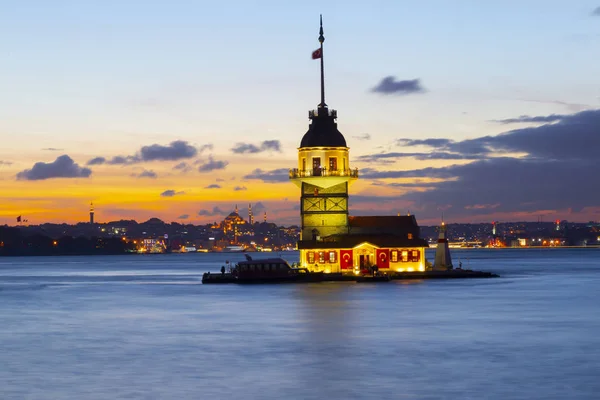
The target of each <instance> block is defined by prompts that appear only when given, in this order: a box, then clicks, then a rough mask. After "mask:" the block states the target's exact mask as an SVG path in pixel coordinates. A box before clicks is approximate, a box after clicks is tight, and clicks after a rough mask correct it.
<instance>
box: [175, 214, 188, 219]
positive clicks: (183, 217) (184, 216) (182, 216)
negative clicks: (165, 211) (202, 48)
mask: <svg viewBox="0 0 600 400" xmlns="http://www.w3.org/2000/svg"><path fill="white" fill-rule="evenodd" d="M189 217H190V215H189V214H182V215H180V216H179V217H177V219H188V218H189Z"/></svg>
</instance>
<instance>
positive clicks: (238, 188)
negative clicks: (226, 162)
mask: <svg viewBox="0 0 600 400" xmlns="http://www.w3.org/2000/svg"><path fill="white" fill-rule="evenodd" d="M233 190H235V191H236V192H239V191H242V190H248V188H246V186H236V187H234V188H233Z"/></svg>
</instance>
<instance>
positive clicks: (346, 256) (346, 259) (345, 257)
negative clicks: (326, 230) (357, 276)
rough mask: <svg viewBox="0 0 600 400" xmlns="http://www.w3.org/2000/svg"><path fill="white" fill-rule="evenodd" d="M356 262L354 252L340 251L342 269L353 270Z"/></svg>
mask: <svg viewBox="0 0 600 400" xmlns="http://www.w3.org/2000/svg"><path fill="white" fill-rule="evenodd" d="M352 267H354V261H353V260H352V250H340V268H341V269H352Z"/></svg>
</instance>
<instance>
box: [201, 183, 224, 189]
mask: <svg viewBox="0 0 600 400" xmlns="http://www.w3.org/2000/svg"><path fill="white" fill-rule="evenodd" d="M204 189H221V185H217V184H216V183H213V184H212V185H208V186H205V187H204Z"/></svg>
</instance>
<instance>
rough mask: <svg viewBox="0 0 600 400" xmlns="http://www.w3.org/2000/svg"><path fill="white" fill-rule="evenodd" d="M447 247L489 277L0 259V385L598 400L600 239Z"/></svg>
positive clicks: (138, 395) (73, 392) (271, 395)
mask: <svg viewBox="0 0 600 400" xmlns="http://www.w3.org/2000/svg"><path fill="white" fill-rule="evenodd" d="M271 255H272V254H271ZM282 255H283V257H285V258H286V259H288V260H289V261H290V262H292V261H296V260H297V258H298V255H297V253H283V254H282ZM453 256H454V260H455V262H456V263H457V261H458V259H460V260H461V261H462V262H463V267H469V268H472V269H481V270H489V271H494V272H497V273H499V274H501V275H502V277H501V278H498V279H476V280H456V281H452V280H450V281H415V282H405V283H403V282H398V281H395V282H390V283H385V284H356V283H320V284H306V285H272V286H237V285H222V286H219V285H202V284H201V283H200V278H201V275H202V273H203V272H205V271H208V270H211V271H213V272H217V271H218V269H220V267H221V265H223V264H224V262H225V260H227V259H228V260H230V261H236V260H241V259H242V258H243V256H242V255H241V254H170V255H132V256H97V257H40V258H34V257H29V258H0V398H2V399H244V400H248V399H278V400H279V399H598V398H600V250H591V249H590V250H586V249H574V250H565V249H557V250H510V249H506V250H462V251H459V250H455V251H454V252H453ZM429 258H430V259H431V254H430V255H429Z"/></svg>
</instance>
